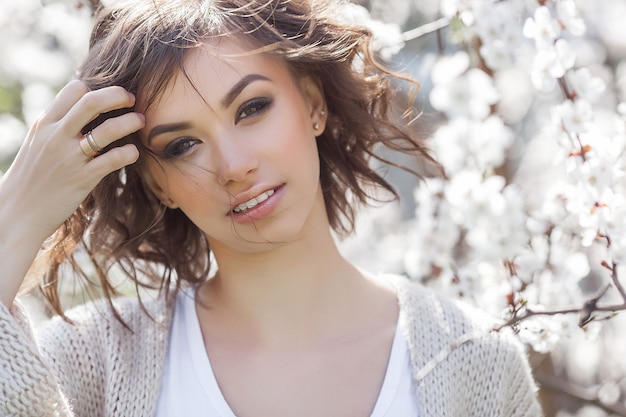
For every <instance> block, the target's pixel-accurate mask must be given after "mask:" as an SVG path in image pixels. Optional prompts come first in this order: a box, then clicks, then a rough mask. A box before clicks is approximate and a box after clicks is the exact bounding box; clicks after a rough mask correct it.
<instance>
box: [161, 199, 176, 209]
mask: <svg viewBox="0 0 626 417" xmlns="http://www.w3.org/2000/svg"><path fill="white" fill-rule="evenodd" d="M161 203H162V204H164V205H165V206H167V207H169V208H172V207H173V206H174V200H172V199H171V198H165V199H163V200H161Z"/></svg>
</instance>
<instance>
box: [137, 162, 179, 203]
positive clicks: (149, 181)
mask: <svg viewBox="0 0 626 417" xmlns="http://www.w3.org/2000/svg"><path fill="white" fill-rule="evenodd" d="M142 177H143V181H144V182H145V184H146V185H147V186H148V188H149V189H150V191H152V192H153V193H154V195H155V196H156V197H157V198H158V199H159V200H161V202H162V203H163V204H164V205H166V206H167V207H169V208H171V209H175V208H178V205H177V204H176V203H175V202H174V200H172V199H171V198H170V197H169V195H168V193H167V192H166V191H165V190H164V189H163V187H162V186H161V185H160V184H159V183H158V182H157V181H156V180H155V179H154V177H153V176H152V174H151V173H150V171H149V170H147V169H144V170H143V172H142Z"/></svg>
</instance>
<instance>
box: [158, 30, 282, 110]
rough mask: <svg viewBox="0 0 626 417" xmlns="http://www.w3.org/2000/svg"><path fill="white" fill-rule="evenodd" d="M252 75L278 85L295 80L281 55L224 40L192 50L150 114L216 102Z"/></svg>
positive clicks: (159, 95)
mask: <svg viewBox="0 0 626 417" xmlns="http://www.w3.org/2000/svg"><path fill="white" fill-rule="evenodd" d="M250 74H258V75H261V76H263V77H264V78H267V79H269V80H270V81H272V82H274V83H276V84H284V83H293V81H294V78H293V77H292V75H291V72H290V70H289V68H288V66H287V64H286V63H285V62H284V61H283V60H282V59H281V58H278V57H275V56H273V55H270V54H267V53H262V52H259V51H257V50H255V49H254V48H250V47H246V46H242V45H240V44H239V43H236V42H234V41H231V40H228V39H223V40H219V41H214V42H209V43H206V44H204V45H202V46H201V47H197V48H194V49H191V50H189V51H188V52H187V53H186V54H185V58H184V60H183V63H182V68H181V69H176V70H175V71H174V73H173V74H172V76H171V78H170V79H169V81H168V82H167V83H166V85H165V88H164V89H163V91H162V92H161V93H160V94H158V95H157V96H156V98H155V100H154V101H153V102H152V103H151V104H150V105H149V107H148V108H147V110H146V114H155V113H159V111H158V110H159V109H163V108H164V107H172V106H174V107H176V106H179V105H180V101H181V100H183V101H184V102H185V103H189V102H190V101H192V102H193V101H194V100H200V101H202V102H203V103H205V104H211V103H216V102H218V101H219V100H221V99H222V98H223V97H224V95H225V94H227V92H228V91H229V90H230V89H231V88H232V87H233V86H234V85H235V84H237V82H239V81H240V80H241V79H242V78H244V77H246V76H247V75H250Z"/></svg>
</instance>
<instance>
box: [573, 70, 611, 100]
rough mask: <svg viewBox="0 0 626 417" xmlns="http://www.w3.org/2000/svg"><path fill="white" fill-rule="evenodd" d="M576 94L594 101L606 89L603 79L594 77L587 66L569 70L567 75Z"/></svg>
mask: <svg viewBox="0 0 626 417" xmlns="http://www.w3.org/2000/svg"><path fill="white" fill-rule="evenodd" d="M567 79H568V81H569V82H570V84H571V86H572V88H573V89H574V92H575V93H576V95H577V96H580V97H581V98H584V99H585V100H588V101H589V102H591V103H594V102H596V101H597V100H598V98H600V96H601V94H602V93H603V92H604V90H605V89H606V85H605V83H604V81H602V79H601V78H599V77H594V76H593V75H591V72H590V71H589V69H588V68H579V69H576V70H574V71H571V72H570V73H569V74H568V77H567Z"/></svg>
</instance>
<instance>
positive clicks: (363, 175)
mask: <svg viewBox="0 0 626 417" xmlns="http://www.w3.org/2000/svg"><path fill="white" fill-rule="evenodd" d="M343 6H344V4H343V3H341V2H339V1H337V0H252V1H251V0H131V1H126V2H123V4H122V5H121V6H117V7H110V8H100V9H99V10H97V11H96V13H95V24H94V28H93V32H92V35H91V39H90V48H89V52H88V55H87V57H86V59H85V61H84V62H85V63H84V66H83V67H82V69H81V70H80V73H79V78H80V79H81V80H83V81H84V82H86V83H87V85H88V86H89V87H90V88H91V89H92V90H93V89H99V88H103V87H107V86H112V85H119V86H122V87H124V88H125V89H126V90H128V91H130V92H132V93H134V94H135V95H136V96H137V98H138V100H137V103H138V104H137V106H136V107H137V108H136V109H134V110H136V111H145V109H146V108H148V107H149V106H150V104H151V103H153V102H154V100H155V99H156V98H158V96H159V95H160V94H161V93H162V92H163V90H164V88H165V87H166V84H167V83H168V81H169V80H170V79H171V77H172V76H173V75H174V74H176V73H177V72H178V71H180V70H181V69H182V68H183V60H184V58H185V56H186V54H187V52H188V51H189V50H190V49H192V48H196V47H199V46H201V45H202V44H203V43H205V42H206V41H207V40H210V39H215V38H223V37H231V38H234V39H241V40H243V41H245V42H249V43H251V44H252V45H254V46H255V47H256V48H258V49H256V52H259V53H267V54H271V55H273V56H277V57H280V58H281V59H282V60H283V61H284V62H285V63H286V65H287V67H288V68H289V69H290V71H292V73H293V74H295V75H296V76H302V75H308V76H311V77H312V78H313V79H315V80H317V81H318V82H319V85H320V86H321V87H322V89H323V94H324V96H325V99H326V103H327V106H328V120H327V128H326V129H325V131H324V133H323V134H322V135H321V136H320V137H319V138H318V149H319V156H320V164H321V166H320V168H321V174H320V181H321V186H322V189H323V195H324V199H325V204H326V211H327V213H328V217H329V220H330V225H331V227H332V228H333V229H334V230H335V231H336V232H338V233H339V234H348V233H350V232H351V231H352V230H353V228H354V222H355V216H356V212H355V207H356V206H355V203H367V202H368V201H370V200H371V199H375V191H374V189H375V188H380V187H382V188H383V189H385V190H387V191H389V192H390V193H391V194H392V195H394V196H395V197H396V198H397V193H396V191H395V190H394V188H393V187H392V186H391V185H390V184H389V183H388V182H387V180H386V179H385V178H384V177H383V176H382V175H381V174H379V173H378V172H377V170H376V169H375V168H373V167H372V164H371V162H372V159H375V160H378V161H381V162H383V163H385V164H390V165H395V166H398V165H396V164H395V163H392V162H391V161H389V160H387V159H386V158H384V157H383V156H381V152H380V151H381V150H384V148H387V149H391V150H393V151H399V152H402V153H408V154H411V155H414V156H415V157H416V159H417V161H418V162H419V161H422V162H423V161H430V162H433V161H432V159H431V158H430V156H429V155H428V152H427V151H426V149H425V148H424V147H423V146H422V144H421V143H420V141H419V140H418V138H417V133H418V132H417V129H416V128H415V126H413V125H412V124H411V123H407V122H406V120H405V121H402V120H394V118H395V119H400V118H399V117H396V116H397V115H398V114H401V113H402V112H396V111H392V104H393V103H394V100H393V99H394V98H397V97H399V96H400V95H401V94H400V91H399V87H398V86H397V85H396V84H394V81H395V80H403V81H408V82H409V83H412V85H413V87H415V88H414V92H416V89H417V87H418V85H417V83H416V82H414V81H412V80H411V79H410V78H408V77H405V76H403V75H400V74H396V73H394V72H393V71H390V70H388V69H387V68H385V67H384V66H383V65H381V64H380V63H379V62H378V61H377V59H376V57H375V55H374V53H373V52H372V51H371V50H370V41H371V39H372V33H371V32H370V31H369V30H368V29H366V28H364V27H360V26H353V25H348V24H345V23H341V22H340V21H339V20H338V19H337V16H338V15H339V14H340V12H339V8H340V7H343ZM402 91H405V90H402ZM405 96H406V97H407V98H409V100H408V103H404V104H405V109H410V108H411V106H410V104H411V103H410V102H411V98H410V97H408V95H406V94H405ZM412 97H414V95H412ZM125 111H129V110H128V109H126V110H118V111H114V112H111V113H108V114H103V115H101V116H100V117H99V118H98V119H96V120H94V121H93V122H92V123H91V125H90V126H87V127H86V128H85V131H87V130H89V129H91V128H93V127H94V126H96V125H98V124H99V123H101V122H102V121H103V120H104V119H106V118H108V117H111V116H114V115H118V114H121V113H123V112H125ZM403 116H404V117H409V118H411V117H412V116H411V115H410V113H404V114H403ZM128 142H131V143H135V144H136V145H138V147H139V149H140V158H139V161H138V162H137V163H135V164H133V165H131V166H128V167H126V168H124V169H122V170H120V171H118V172H113V173H111V174H110V175H108V176H107V177H105V178H104V179H103V180H102V181H101V182H100V184H99V185H98V186H97V187H96V188H95V189H94V190H93V191H92V192H91V193H90V195H89V196H88V197H87V199H86V200H85V201H84V202H83V204H82V205H81V206H80V207H79V208H78V210H77V211H76V212H75V213H74V214H73V215H72V216H71V217H70V218H69V219H68V220H67V221H66V222H65V223H64V224H63V225H62V226H61V227H60V228H59V229H58V230H57V231H56V233H55V234H54V235H53V237H52V239H51V240H50V242H49V245H48V247H47V249H46V251H45V252H44V253H45V257H46V259H47V268H46V273H45V277H44V280H43V283H42V285H41V289H42V291H43V294H44V296H45V298H46V299H47V301H48V303H49V305H50V307H51V308H52V310H53V311H54V312H55V313H57V314H61V315H63V311H62V307H61V303H60V300H59V290H58V283H59V275H60V274H59V272H60V269H61V268H60V267H61V265H62V264H65V263H67V264H69V265H70V266H71V268H72V269H73V270H74V271H75V273H76V274H78V276H79V277H81V278H82V279H84V280H87V281H83V282H86V283H87V285H86V287H87V288H93V287H95V288H99V291H100V292H102V293H103V295H104V296H105V297H106V298H107V299H108V300H109V303H111V298H112V297H113V296H114V295H117V294H118V290H117V287H116V285H115V284H114V283H113V282H112V280H111V279H110V278H109V274H110V272H111V270H112V269H113V268H120V269H121V271H122V272H123V275H124V276H126V277H128V278H130V280H131V282H133V283H134V285H135V286H136V287H137V288H140V287H149V288H159V289H161V290H165V291H169V290H170V289H172V288H174V289H177V288H179V287H180V286H181V285H182V284H183V283H189V284H196V283H200V282H202V281H204V280H206V279H207V277H208V275H209V272H210V270H211V267H212V265H211V261H210V248H209V245H208V242H207V240H206V238H205V237H204V235H203V233H202V232H201V231H200V230H199V229H198V228H197V227H196V226H195V225H194V224H193V223H192V222H191V221H190V220H189V219H188V218H187V217H186V216H185V215H184V214H183V212H182V211H180V210H178V209H169V208H167V207H165V206H164V205H163V204H162V203H161V202H160V201H159V199H158V198H156V196H155V195H154V194H153V193H152V192H151V191H150V190H149V189H148V187H147V186H146V185H145V183H144V181H143V180H142V176H141V166H142V163H143V161H145V158H146V157H148V156H149V155H148V154H149V152H147V150H146V149H145V148H142V147H141V142H140V140H139V138H138V135H137V134H133V135H130V136H128V137H125V138H123V139H122V140H120V141H118V142H116V143H115V144H113V145H112V146H119V145H120V144H123V143H128ZM105 151H106V150H105ZM401 168H403V169H405V170H408V171H410V172H412V173H414V174H416V175H417V172H415V171H413V170H412V169H411V168H408V167H404V166H401ZM357 205H358V204H357ZM84 255H86V256H87V257H88V258H89V259H90V260H91V264H93V268H94V270H93V271H87V270H86V269H85V267H84V262H79V261H78V260H77V259H78V257H80V256H84ZM89 269H91V267H90V268H89ZM94 281H95V282H94ZM111 306H112V304H111ZM114 311H115V310H114ZM118 318H119V317H118Z"/></svg>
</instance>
